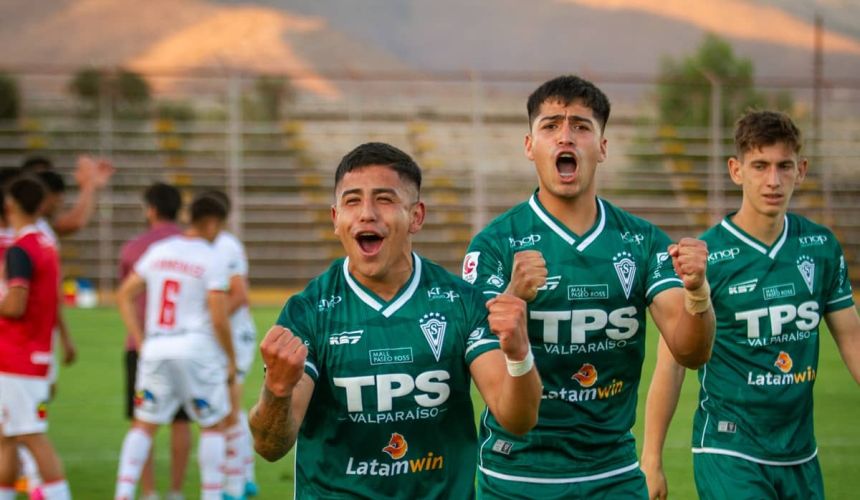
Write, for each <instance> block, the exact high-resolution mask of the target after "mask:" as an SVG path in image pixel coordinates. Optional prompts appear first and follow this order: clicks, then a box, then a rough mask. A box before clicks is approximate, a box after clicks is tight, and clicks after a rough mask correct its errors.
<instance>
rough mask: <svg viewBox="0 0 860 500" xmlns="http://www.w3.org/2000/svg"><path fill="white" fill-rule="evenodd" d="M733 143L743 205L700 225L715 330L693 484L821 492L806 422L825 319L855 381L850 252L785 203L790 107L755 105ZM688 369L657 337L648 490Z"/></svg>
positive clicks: (728, 493)
mask: <svg viewBox="0 0 860 500" xmlns="http://www.w3.org/2000/svg"><path fill="white" fill-rule="evenodd" d="M735 147H736V152H737V156H736V157H733V158H731V159H730V160H729V164H728V166H729V174H730V175H731V178H732V181H734V182H735V184H737V185H739V186H741V188H742V190H743V201H742V202H741V208H740V209H739V210H738V211H737V212H735V213H732V214H730V215H729V216H728V217H726V218H725V219H723V220H722V221H721V222H720V223H719V224H717V225H716V226H714V227H712V228H711V229H709V230H708V231H707V232H705V234H704V235H703V236H702V238H703V239H704V240H705V241H706V242H707V243H708V248H709V250H710V251H711V253H710V254H709V256H708V270H707V274H708V280H709V281H710V283H711V286H712V288H711V298H712V301H713V304H714V310H715V312H716V318H717V334H716V340H715V343H714V351H713V355H712V357H711V360H710V361H709V362H708V363H707V364H705V365H704V366H703V367H702V368H700V369H699V382H700V384H701V390H700V393H699V405H698V407H697V410H696V414H695V417H694V422H693V440H692V441H693V453H694V455H693V469H694V476H695V480H696V488H697V489H698V492H699V495H700V496H701V497H702V498H734V499H745V498H750V499H752V498H755V499H761V498H804V499H806V498H823V497H824V490H823V484H822V480H821V472H820V468H819V465H818V459H817V448H816V443H815V437H814V435H813V422H812V408H813V405H812V386H813V384H814V383H815V379H816V375H817V372H818V342H819V340H818V333H819V326H820V324H821V320H822V319H824V320H825V321H826V322H827V326H828V327H829V329H830V332H831V333H832V334H833V337H834V338H835V339H836V344H837V346H838V348H839V351H840V353H841V354H842V358H843V359H844V360H845V363H846V364H847V365H848V368H849V370H850V371H851V374H852V375H853V376H854V379H855V380H856V381H857V382H858V383H860V319H858V315H857V311H856V309H855V308H854V300H853V296H852V292H851V284H850V282H849V279H848V274H847V269H846V267H845V259H844V257H843V255H842V249H841V248H840V246H839V243H838V242H837V241H836V238H835V237H834V235H833V233H832V232H830V231H829V230H828V229H827V228H825V227H823V226H820V225H818V224H815V223H813V222H811V221H809V220H808V219H806V218H804V217H800V216H798V215H795V214H791V213H788V212H787V211H788V204H789V201H790V200H791V195H792V193H793V192H794V189H795V187H796V186H797V185H798V184H799V183H800V182H801V181H802V180H803V178H804V176H805V175H806V171H807V162H806V160H805V159H803V158H801V157H800V156H799V153H800V147H801V138H800V132H799V130H798V129H797V127H796V126H795V124H794V123H793V122H792V121H791V119H790V118H789V117H788V116H786V115H784V114H782V113H776V112H771V111H758V112H751V113H749V114H747V115H745V116H744V117H743V118H741V119H740V120H739V121H738V123H737V126H736V128H735ZM683 379H684V370H683V369H682V368H681V367H679V366H677V364H676V363H675V362H674V361H673V360H672V359H671V357H670V356H668V355H667V353H666V352H665V347H664V346H661V347H660V350H659V351H658V364H657V369H656V371H655V374H654V379H653V381H652V383H651V390H650V391H649V394H648V402H647V406H646V419H645V436H646V438H645V445H644V449H643V456H642V462H643V465H644V469H645V472H646V474H647V475H648V483H649V489H650V491H651V494H652V496H653V497H655V498H664V497H665V496H666V492H667V487H666V480H665V476H664V475H663V472H662V459H661V454H662V448H663V443H664V441H665V436H666V430H667V428H668V426H669V421H670V419H671V417H672V414H673V413H674V410H675V407H676V405H677V402H678V394H679V391H680V389H681V384H682V382H683Z"/></svg>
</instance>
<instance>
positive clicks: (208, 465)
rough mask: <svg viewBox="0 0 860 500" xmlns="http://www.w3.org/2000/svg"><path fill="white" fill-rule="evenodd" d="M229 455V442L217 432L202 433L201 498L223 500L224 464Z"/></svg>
mask: <svg viewBox="0 0 860 500" xmlns="http://www.w3.org/2000/svg"><path fill="white" fill-rule="evenodd" d="M226 455H227V440H226V439H225V438H224V434H222V433H220V432H216V431H202V432H201V433H200V443H199V444H198V445H197V462H198V464H199V466H200V490H201V492H200V498H201V499H203V500H221V493H222V491H223V490H222V487H221V483H222V482H223V481H224V462H225V459H226Z"/></svg>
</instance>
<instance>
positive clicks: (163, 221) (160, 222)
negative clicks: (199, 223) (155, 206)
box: [149, 219, 176, 229]
mask: <svg viewBox="0 0 860 500" xmlns="http://www.w3.org/2000/svg"><path fill="white" fill-rule="evenodd" d="M171 224H176V222H175V221H172V220H167V219H153V220H152V221H150V222H149V227H150V228H152V229H155V228H156V227H161V226H167V225H171Z"/></svg>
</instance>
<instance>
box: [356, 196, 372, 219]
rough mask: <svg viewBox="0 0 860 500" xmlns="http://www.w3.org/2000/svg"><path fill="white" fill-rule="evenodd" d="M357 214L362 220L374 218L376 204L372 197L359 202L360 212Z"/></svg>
mask: <svg viewBox="0 0 860 500" xmlns="http://www.w3.org/2000/svg"><path fill="white" fill-rule="evenodd" d="M358 216H359V219H360V220H362V221H374V220H376V204H375V203H374V201H373V197H368V198H365V199H364V200H363V201H362V202H361V212H360V213H359V214H358Z"/></svg>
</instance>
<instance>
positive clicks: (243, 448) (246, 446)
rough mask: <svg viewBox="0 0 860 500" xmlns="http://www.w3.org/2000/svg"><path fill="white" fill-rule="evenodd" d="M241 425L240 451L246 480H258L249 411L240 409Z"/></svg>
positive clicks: (251, 481)
mask: <svg viewBox="0 0 860 500" xmlns="http://www.w3.org/2000/svg"><path fill="white" fill-rule="evenodd" d="M239 426H241V428H242V437H241V441H240V443H239V452H240V453H241V455H242V460H243V462H244V464H245V481H246V482H249V483H255V482H257V474H256V473H255V471H254V439H253V437H252V436H251V428H250V427H249V426H248V412H246V411H245V410H240V411H239Z"/></svg>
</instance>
